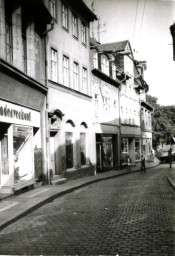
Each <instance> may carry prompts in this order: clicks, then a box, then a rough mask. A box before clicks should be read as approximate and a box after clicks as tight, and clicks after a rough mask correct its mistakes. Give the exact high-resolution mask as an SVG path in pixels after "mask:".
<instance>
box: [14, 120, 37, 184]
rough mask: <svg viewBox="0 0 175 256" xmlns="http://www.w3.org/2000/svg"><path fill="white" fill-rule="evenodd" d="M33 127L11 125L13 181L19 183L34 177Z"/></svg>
mask: <svg viewBox="0 0 175 256" xmlns="http://www.w3.org/2000/svg"><path fill="white" fill-rule="evenodd" d="M32 139H33V129H32V128H31V127H22V126H17V125H14V126H13V156H14V182H15V183H16V184H17V183H21V182H24V181H27V180H30V179H32V178H34V167H33V165H34V164H33V163H34V162H33V145H32Z"/></svg>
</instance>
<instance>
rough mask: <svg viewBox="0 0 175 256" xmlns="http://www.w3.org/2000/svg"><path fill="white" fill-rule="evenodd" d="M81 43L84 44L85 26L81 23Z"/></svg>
mask: <svg viewBox="0 0 175 256" xmlns="http://www.w3.org/2000/svg"><path fill="white" fill-rule="evenodd" d="M81 41H82V43H83V44H86V25H85V24H84V23H83V22H82V24H81Z"/></svg>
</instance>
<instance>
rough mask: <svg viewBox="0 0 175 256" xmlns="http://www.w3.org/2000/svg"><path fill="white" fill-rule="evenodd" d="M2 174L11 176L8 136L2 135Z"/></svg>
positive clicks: (0, 142)
mask: <svg viewBox="0 0 175 256" xmlns="http://www.w3.org/2000/svg"><path fill="white" fill-rule="evenodd" d="M0 144H1V161H0V162H1V172H2V175H8V174H9V160H8V135H7V133H6V134H3V135H2V134H1V141H0Z"/></svg>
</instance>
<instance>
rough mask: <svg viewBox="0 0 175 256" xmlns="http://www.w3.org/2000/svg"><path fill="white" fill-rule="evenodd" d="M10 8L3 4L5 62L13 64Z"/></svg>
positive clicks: (6, 3)
mask: <svg viewBox="0 0 175 256" xmlns="http://www.w3.org/2000/svg"><path fill="white" fill-rule="evenodd" d="M12 25H13V24H12V7H11V6H10V5H9V4H8V1H6V2H5V47H6V61H7V62H9V63H10V64H13V28H12Z"/></svg>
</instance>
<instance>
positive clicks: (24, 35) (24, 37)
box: [22, 9, 27, 73]
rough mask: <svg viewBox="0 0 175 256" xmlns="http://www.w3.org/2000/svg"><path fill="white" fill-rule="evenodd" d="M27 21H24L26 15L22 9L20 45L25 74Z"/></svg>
mask: <svg viewBox="0 0 175 256" xmlns="http://www.w3.org/2000/svg"><path fill="white" fill-rule="evenodd" d="M26 30H27V21H26V13H25V12H24V10H23V9H22V45H23V65H24V72H25V73H27V36H26Z"/></svg>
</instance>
